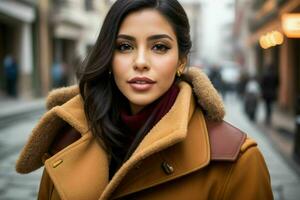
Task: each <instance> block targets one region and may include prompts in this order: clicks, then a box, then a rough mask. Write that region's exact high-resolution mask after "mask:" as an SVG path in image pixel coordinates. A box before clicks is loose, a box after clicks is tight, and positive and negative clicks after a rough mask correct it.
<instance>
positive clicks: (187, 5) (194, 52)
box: [179, 0, 203, 65]
mask: <svg viewBox="0 0 300 200" xmlns="http://www.w3.org/2000/svg"><path fill="white" fill-rule="evenodd" d="M179 1H180V3H181V4H182V6H183V7H184V10H185V11H186V13H187V15H188V18H189V23H190V27H191V31H190V32H191V40H192V43H193V46H192V49H191V53H190V59H189V61H190V65H197V64H199V63H200V62H201V45H202V38H203V37H202V23H203V22H202V14H203V13H202V5H201V1H199V0H179Z"/></svg>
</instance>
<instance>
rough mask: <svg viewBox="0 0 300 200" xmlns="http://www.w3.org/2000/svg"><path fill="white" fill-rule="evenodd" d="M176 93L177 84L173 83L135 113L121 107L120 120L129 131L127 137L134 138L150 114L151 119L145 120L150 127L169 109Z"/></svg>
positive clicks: (177, 90) (177, 91) (177, 89)
mask: <svg viewBox="0 0 300 200" xmlns="http://www.w3.org/2000/svg"><path fill="white" fill-rule="evenodd" d="M178 93H179V88H178V86H177V85H176V84H173V85H172V86H171V87H170V89H169V90H168V91H167V92H166V93H165V94H164V95H162V96H161V97H160V98H159V99H158V100H156V101H155V102H153V103H152V104H150V105H148V106H146V107H145V108H143V109H142V110H141V111H140V112H138V113H137V114H135V115H131V113H130V111H129V109H128V108H127V109H124V108H122V109H121V113H120V116H121V121H122V123H123V124H124V126H125V127H126V128H127V130H129V131H130V135H129V137H130V138H132V140H134V138H135V136H136V134H137V133H138V132H139V130H140V129H141V128H142V127H143V125H144V124H145V123H146V122H147V120H148V119H149V117H150V116H151V119H149V120H150V121H149V122H147V124H148V129H151V128H152V127H153V126H154V125H155V124H156V123H157V122H158V121H159V120H160V119H161V118H162V117H163V116H164V115H165V114H166V113H167V112H168V111H169V110H170V109H171V107H172V106H173V104H174V102H175V100H176V97H177V95H178ZM148 131H149V130H148Z"/></svg>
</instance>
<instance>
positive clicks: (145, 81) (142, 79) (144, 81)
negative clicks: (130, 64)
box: [127, 77, 155, 84]
mask: <svg viewBox="0 0 300 200" xmlns="http://www.w3.org/2000/svg"><path fill="white" fill-rule="evenodd" d="M127 82H128V83H135V84H153V83H155V81H153V80H152V79H150V78H148V77H134V78H132V79H130V80H129V81H127ZM138 82H142V83H138Z"/></svg>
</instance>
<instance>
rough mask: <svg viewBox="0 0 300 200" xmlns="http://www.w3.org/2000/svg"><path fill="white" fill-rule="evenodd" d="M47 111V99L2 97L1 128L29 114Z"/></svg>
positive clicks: (0, 102) (0, 108)
mask: <svg viewBox="0 0 300 200" xmlns="http://www.w3.org/2000/svg"><path fill="white" fill-rule="evenodd" d="M43 111H45V99H44V98H39V99H30V100H24V99H9V98H3V97H1V98H0V128H1V127H5V126H7V125H8V124H10V123H12V122H15V121H17V120H20V119H22V118H23V117H25V116H26V115H28V114H35V113H38V112H43Z"/></svg>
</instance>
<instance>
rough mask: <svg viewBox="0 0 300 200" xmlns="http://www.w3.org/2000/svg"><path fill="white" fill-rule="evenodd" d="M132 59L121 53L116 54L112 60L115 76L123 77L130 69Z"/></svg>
mask: <svg viewBox="0 0 300 200" xmlns="http://www.w3.org/2000/svg"><path fill="white" fill-rule="evenodd" d="M129 63H130V59H129V58H128V57H126V56H123V55H121V54H116V55H115V56H114V58H113V60H112V72H113V75H114V77H118V78H122V77H123V76H124V74H125V73H124V72H126V71H128V68H129V66H130V65H129Z"/></svg>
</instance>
